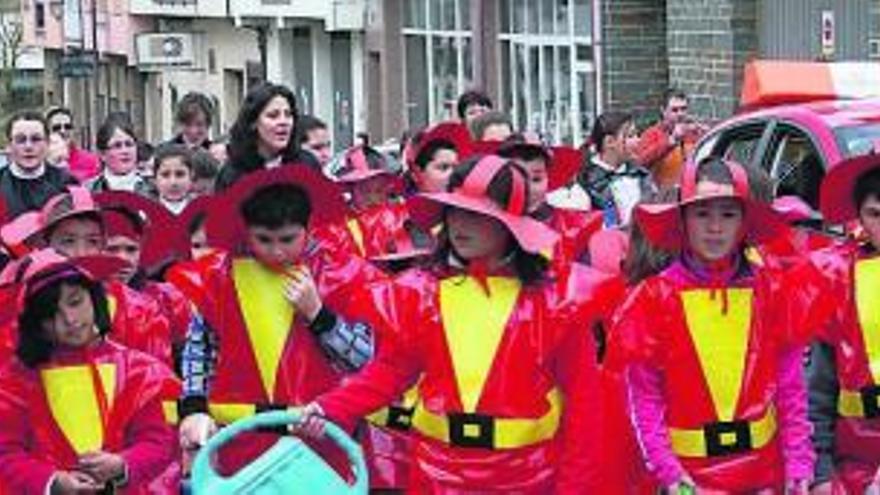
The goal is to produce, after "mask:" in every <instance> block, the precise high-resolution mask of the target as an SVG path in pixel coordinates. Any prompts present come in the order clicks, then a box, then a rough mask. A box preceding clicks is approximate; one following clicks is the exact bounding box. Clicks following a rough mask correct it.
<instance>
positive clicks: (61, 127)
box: [50, 123, 73, 132]
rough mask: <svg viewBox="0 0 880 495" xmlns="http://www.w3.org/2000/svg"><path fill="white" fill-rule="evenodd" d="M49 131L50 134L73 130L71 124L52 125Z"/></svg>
mask: <svg viewBox="0 0 880 495" xmlns="http://www.w3.org/2000/svg"><path fill="white" fill-rule="evenodd" d="M50 130H51V131H52V132H61V131H72V130H73V124H71V123H65V124H54V125H53V126H52V127H51V128H50Z"/></svg>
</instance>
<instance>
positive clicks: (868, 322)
mask: <svg viewBox="0 0 880 495" xmlns="http://www.w3.org/2000/svg"><path fill="white" fill-rule="evenodd" d="M855 292H856V309H857V311H858V314H859V326H860V327H861V329H862V338H863V339H864V341H865V352H866V353H867V355H868V363H869V365H870V367H871V376H873V377H874V383H880V299H878V298H880V258H873V259H868V260H860V261H858V262H856V267H855Z"/></svg>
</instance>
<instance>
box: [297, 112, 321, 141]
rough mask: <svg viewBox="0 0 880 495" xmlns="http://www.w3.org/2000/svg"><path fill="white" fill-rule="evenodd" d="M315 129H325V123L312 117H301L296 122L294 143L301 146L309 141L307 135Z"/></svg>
mask: <svg viewBox="0 0 880 495" xmlns="http://www.w3.org/2000/svg"><path fill="white" fill-rule="evenodd" d="M316 129H324V130H326V129H327V123H326V122H324V121H323V120H321V119H319V118H318V117H315V116H314V115H301V116H300V117H299V120H297V121H296V141H297V144H299V145H302V144H303V143H305V142H306V141H308V140H309V133H310V132H312V131H314V130H316Z"/></svg>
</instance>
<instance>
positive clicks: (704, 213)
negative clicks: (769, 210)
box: [684, 185, 743, 262]
mask: <svg viewBox="0 0 880 495" xmlns="http://www.w3.org/2000/svg"><path fill="white" fill-rule="evenodd" d="M697 188H698V189H699V185H697ZM684 221H685V229H686V230H687V240H688V244H689V245H690V248H691V250H693V252H694V253H695V254H697V256H699V257H700V258H701V259H703V260H705V261H710V262H711V261H720V260H722V259H724V258H725V257H727V256H730V255H731V254H733V251H734V250H735V249H736V247H737V245H738V244H739V243H740V241H741V240H742V228H743V208H742V203H740V202H739V201H738V200H737V199H734V198H718V199H710V200H707V201H701V202H699V203H695V204H692V205H690V206H688V207H686V208H685V211H684Z"/></svg>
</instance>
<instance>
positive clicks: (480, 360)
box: [440, 277, 520, 412]
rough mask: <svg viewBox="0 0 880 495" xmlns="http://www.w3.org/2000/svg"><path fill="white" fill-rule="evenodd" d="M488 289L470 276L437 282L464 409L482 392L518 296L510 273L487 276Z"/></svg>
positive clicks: (472, 406)
mask: <svg viewBox="0 0 880 495" xmlns="http://www.w3.org/2000/svg"><path fill="white" fill-rule="evenodd" d="M487 282H488V285H489V293H490V294H491V295H487V294H486V291H485V290H484V289H483V287H482V286H481V285H480V284H479V283H478V282H477V281H476V280H475V279H474V278H473V277H463V278H462V277H453V278H448V279H445V280H443V281H442V282H440V313H441V315H442V318H443V328H444V331H445V333H446V343H447V345H448V346H449V354H450V357H451V358H452V365H453V370H454V373H455V380H456V383H457V384H458V393H459V397H460V399H461V403H462V406H463V407H464V412H473V411H474V410H475V409H476V407H477V402H478V401H479V400H480V396H481V395H482V393H483V386H484V385H485V384H486V379H487V378H488V376H489V372H490V370H491V368H492V362H493V361H494V359H495V353H496V351H497V350H498V344H499V343H501V338H502V336H503V335H504V329H505V327H506V326H507V320H508V319H510V314H511V312H512V311H513V306H514V304H516V299H517V297H518V296H519V290H520V283H519V281H518V280H517V279H515V278H513V277H489V279H488V280H487Z"/></svg>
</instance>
